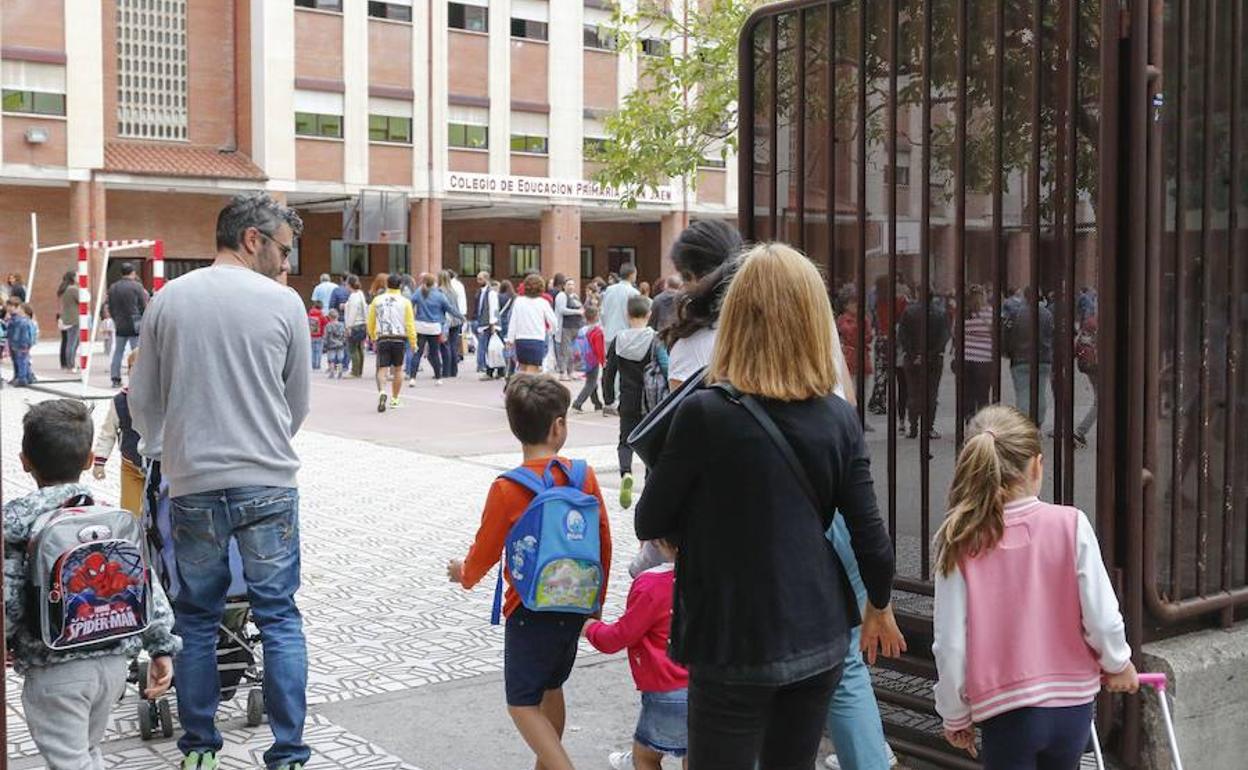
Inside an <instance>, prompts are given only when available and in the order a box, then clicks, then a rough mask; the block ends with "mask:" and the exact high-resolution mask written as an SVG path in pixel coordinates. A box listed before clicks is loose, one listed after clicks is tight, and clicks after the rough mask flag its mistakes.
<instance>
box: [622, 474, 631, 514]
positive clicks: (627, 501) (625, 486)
mask: <svg viewBox="0 0 1248 770" xmlns="http://www.w3.org/2000/svg"><path fill="white" fill-rule="evenodd" d="M632 505H633V474H631V473H625V474H624V477H623V478H621V479H620V507H621V508H630V507H632Z"/></svg>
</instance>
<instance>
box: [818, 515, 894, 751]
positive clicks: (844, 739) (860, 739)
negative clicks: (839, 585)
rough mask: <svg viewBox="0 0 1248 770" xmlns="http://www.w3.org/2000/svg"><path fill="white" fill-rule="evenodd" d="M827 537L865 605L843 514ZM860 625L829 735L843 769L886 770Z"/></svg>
mask: <svg viewBox="0 0 1248 770" xmlns="http://www.w3.org/2000/svg"><path fill="white" fill-rule="evenodd" d="M828 539H829V540H831V541H832V547H833V548H835V549H836V555H837V556H838V557H840V559H841V564H842V565H844V567H845V573H846V574H847V575H849V582H850V584H851V585H852V586H853V587H854V593H855V594H856V595H857V597H858V608H859V609H863V608H865V607H866V605H867V589H866V586H864V585H863V584H862V576H861V575H860V574H859V572H858V559H856V558H855V557H854V549H853V548H852V547H851V546H850V541H849V529H848V528H847V527H846V526H845V519H844V517H842V516H840V515H838V516H837V517H836V518H835V520H833V522H832V527H831V528H830V529H829V530H828ZM861 638H862V626H855V627H854V630H853V632H852V633H851V634H850V636H849V652H848V653H847V654H846V655H845V665H844V668H843V670H842V673H841V683H840V685H838V686H837V688H836V692H835V693H833V695H832V702H831V703H830V704H829V706H828V728H827V729H828V735H829V736H830V737H831V738H832V743H833V744H834V745H835V746H836V758H837V759H838V760H840V762H841V767H842V768H844V769H845V770H888V749H887V748H885V747H886V744H885V742H884V724H883V723H882V722H881V721H880V706H879V704H878V703H876V701H875V691H874V690H872V689H871V671H870V669H868V668H867V664H866V663H865V662H864V661H863V660H862V653H861V652H859V651H858V643H859V640H860V639H861Z"/></svg>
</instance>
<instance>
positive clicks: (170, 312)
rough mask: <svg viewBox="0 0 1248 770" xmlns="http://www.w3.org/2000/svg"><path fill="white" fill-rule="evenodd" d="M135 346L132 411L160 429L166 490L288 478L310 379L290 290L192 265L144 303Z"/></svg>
mask: <svg viewBox="0 0 1248 770" xmlns="http://www.w3.org/2000/svg"><path fill="white" fill-rule="evenodd" d="M139 347H140V350H141V352H140V353H139V359H138V363H137V364H136V365H135V369H134V373H133V375H132V377H131V379H130V410H131V412H132V414H133V417H134V427H135V430H137V431H138V433H139V435H140V436H144V437H147V436H155V435H158V434H159V435H161V439H162V440H161V441H160V442H159V443H160V445H161V455H162V471H163V473H164V476H165V478H166V479H168V480H169V493H170V495H172V496H174V497H180V496H182V495H190V494H195V493H197V492H209V491H213V490H218V489H229V488H233V487H246V486H273V487H294V486H295V475H296V473H297V472H298V470H299V457H298V455H296V454H295V450H294V448H293V447H292V446H291V439H292V438H293V437H294V435H295V433H296V432H297V431H298V430H299V426H300V425H301V424H302V423H303V420H304V418H305V417H307V414H308V399H309V387H310V382H311V380H310V377H311V340H310V339H309V337H308V321H307V315H306V314H305V312H304V308H303V301H302V300H300V298H299V295H298V294H296V293H295V292H293V291H292V290H290V289H288V288H287V287H285V286H283V285H281V284H279V283H277V282H276V281H274V280H272V279H271V278H265V277H264V276H262V275H260V274H259V273H256V272H253V271H251V270H249V269H247V268H243V267H224V266H222V267H215V266H214V267H205V268H201V269H199V270H194V271H192V272H190V273H187V274H186V275H184V276H182V277H180V278H177V279H176V280H173V281H170V282H169V284H168V285H166V286H165V288H164V289H163V290H161V292H160V293H159V294H157V295H156V297H155V298H154V299H153V300H152V302H151V304H150V305H149V306H148V308H147V313H146V314H145V315H144V316H143V327H142V332H141V336H140V339H139ZM149 443H150V442H149Z"/></svg>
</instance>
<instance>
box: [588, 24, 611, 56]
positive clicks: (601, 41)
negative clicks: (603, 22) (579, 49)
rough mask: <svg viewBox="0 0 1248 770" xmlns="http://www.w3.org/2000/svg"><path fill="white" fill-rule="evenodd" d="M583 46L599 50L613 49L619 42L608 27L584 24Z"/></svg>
mask: <svg viewBox="0 0 1248 770" xmlns="http://www.w3.org/2000/svg"><path fill="white" fill-rule="evenodd" d="M585 47H586V48H594V49H596V50H599V51H614V50H615V49H616V48H618V47H619V42H618V41H617V40H616V39H615V35H614V34H613V33H612V32H611V30H609V29H608V28H606V27H603V26H600V25H598V24H586V25H585Z"/></svg>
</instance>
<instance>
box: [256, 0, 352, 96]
mask: <svg viewBox="0 0 1248 770" xmlns="http://www.w3.org/2000/svg"><path fill="white" fill-rule="evenodd" d="M268 2H272V0H268ZM295 77H297V78H325V79H328V80H342V16H341V15H337V14H331V13H321V12H317V11H308V10H303V9H300V8H296V9H295Z"/></svg>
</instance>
